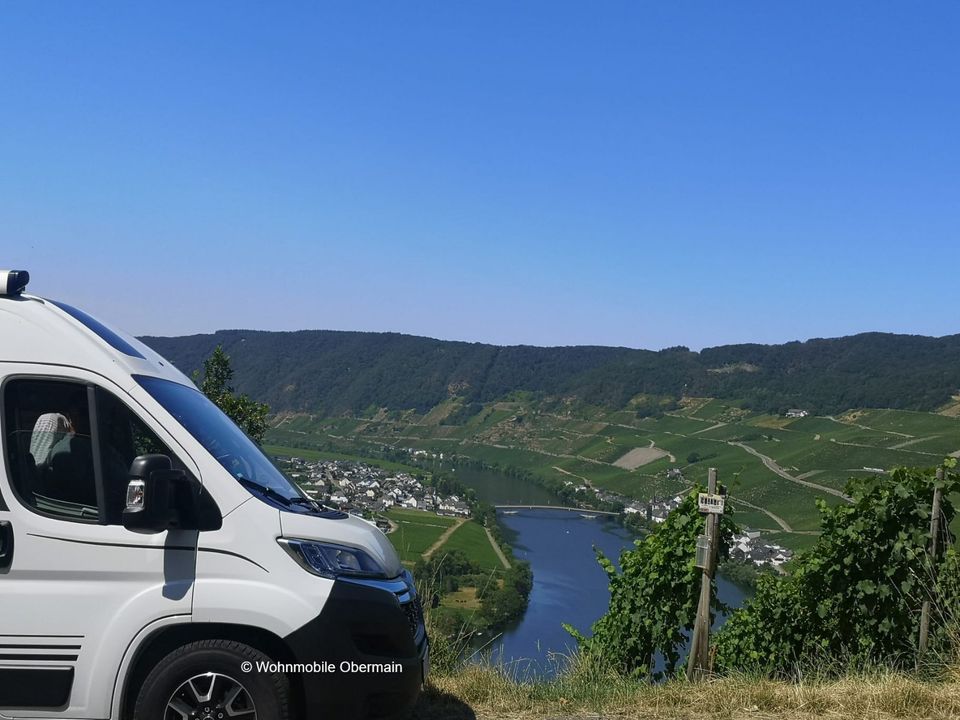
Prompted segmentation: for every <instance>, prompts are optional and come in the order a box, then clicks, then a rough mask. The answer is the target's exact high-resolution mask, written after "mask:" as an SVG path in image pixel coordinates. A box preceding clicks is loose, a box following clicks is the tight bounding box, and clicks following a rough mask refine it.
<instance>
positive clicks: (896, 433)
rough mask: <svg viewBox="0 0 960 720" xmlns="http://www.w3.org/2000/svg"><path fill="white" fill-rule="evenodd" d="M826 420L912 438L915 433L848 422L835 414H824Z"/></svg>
mask: <svg viewBox="0 0 960 720" xmlns="http://www.w3.org/2000/svg"><path fill="white" fill-rule="evenodd" d="M823 417H824V418H825V419H826V420H832V421H833V422H835V423H837V424H838V425H852V426H853V427H858V428H860V429H861V430H869V431H870V432H877V433H884V434H885V435H899V436H900V437H905V438H912V437H913V435H909V434H907V433H902V432H897V431H896V430H878V429H877V428H872V427H870V426H869V425H861V424H860V423H858V422H847V421H846V420H837V418H835V417H834V416H833V415H824V416H823Z"/></svg>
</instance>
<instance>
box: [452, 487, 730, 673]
mask: <svg viewBox="0 0 960 720" xmlns="http://www.w3.org/2000/svg"><path fill="white" fill-rule="evenodd" d="M457 477H458V478H459V479H460V481H461V482H462V483H464V484H465V485H468V486H470V487H473V488H475V489H476V491H477V494H478V496H480V497H481V499H483V500H485V501H486V502H491V503H496V504H504V505H511V504H523V503H530V504H538V505H539V504H558V501H557V499H556V498H555V497H553V496H552V494H551V493H549V492H548V491H546V490H545V489H543V488H541V487H539V486H537V485H534V484H533V483H529V482H524V481H521V480H517V479H515V478H510V477H507V476H505V475H502V474H499V473H494V472H492V471H485V470H484V471H479V470H473V469H461V470H458V471H457ZM498 517H499V519H500V524H501V526H502V527H503V528H504V533H505V535H506V538H507V540H508V542H510V544H511V545H512V546H513V552H514V555H516V557H517V558H519V559H521V560H526V561H527V562H529V563H530V565H531V567H532V569H533V590H532V592H531V593H530V604H529V606H528V607H527V611H526V613H525V614H524V616H523V618H521V619H520V620H519V621H518V622H517V623H515V624H514V625H513V626H512V627H510V628H508V629H507V630H506V631H505V632H504V633H503V634H502V635H500V636H499V637H497V638H495V639H493V638H480V643H481V644H482V645H483V646H484V649H485V653H484V654H489V655H490V656H491V657H492V659H493V660H495V661H500V662H503V663H504V664H506V665H507V666H508V667H509V668H510V669H511V670H512V672H513V674H514V675H515V676H517V677H519V678H523V677H549V676H551V675H553V674H555V672H556V671H557V669H558V668H559V667H560V666H561V665H562V663H563V658H564V657H565V656H566V655H568V654H569V653H570V652H571V651H572V650H573V649H575V647H576V642H575V641H574V640H573V638H572V637H571V636H570V635H569V633H567V631H566V630H564V629H563V623H569V624H570V625H572V626H574V627H575V628H577V629H578V630H580V632H582V633H584V634H589V633H590V627H591V625H592V624H593V622H594V621H595V620H596V619H597V618H599V617H600V616H601V615H603V613H604V612H606V610H607V605H608V603H609V601H610V594H609V591H608V589H607V576H606V573H604V571H603V569H602V568H601V567H600V566H599V565H598V564H597V560H596V556H595V554H594V550H593V548H594V547H596V548H598V549H599V550H601V551H602V552H603V553H604V554H605V555H606V556H607V557H609V558H611V559H613V560H614V561H616V560H617V558H619V556H620V551H621V550H623V549H624V548H628V547H632V545H633V541H634V539H635V538H636V535H634V534H633V533H632V532H630V531H628V530H626V529H625V528H623V527H622V526H621V525H620V524H619V523H617V522H615V521H613V520H611V519H608V518H603V517H596V518H595V519H587V518H584V517H582V515H581V514H580V513H578V512H570V511H565V510H519V511H512V510H511V511H503V510H501V511H500V512H499V513H498ZM717 590H718V593H719V596H720V599H721V600H722V601H723V602H724V603H726V604H727V605H729V606H731V607H739V606H740V605H742V604H743V602H744V600H745V599H746V597H747V595H746V592H745V591H744V590H743V589H742V588H740V587H738V586H737V585H734V584H733V583H731V582H729V581H727V580H725V579H724V578H722V577H718V578H717ZM723 620H724V618H718V619H717V623H716V625H717V626H719V625H720V624H722V623H723Z"/></svg>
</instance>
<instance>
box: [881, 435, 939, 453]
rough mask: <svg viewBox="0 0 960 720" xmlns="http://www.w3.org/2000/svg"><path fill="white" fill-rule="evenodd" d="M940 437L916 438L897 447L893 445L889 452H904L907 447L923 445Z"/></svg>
mask: <svg viewBox="0 0 960 720" xmlns="http://www.w3.org/2000/svg"><path fill="white" fill-rule="evenodd" d="M938 437H940V436H939V435H931V436H930V437H918V438H914V439H913V440H907V441H906V442H902V443H897V444H896V445H891V446H890V447H889V448H888V449H889V450H902V449H903V448H905V447H910V446H911V445H916V444H917V443H922V442H925V441H927V440H936V439H937V438H938ZM931 454H932V453H931Z"/></svg>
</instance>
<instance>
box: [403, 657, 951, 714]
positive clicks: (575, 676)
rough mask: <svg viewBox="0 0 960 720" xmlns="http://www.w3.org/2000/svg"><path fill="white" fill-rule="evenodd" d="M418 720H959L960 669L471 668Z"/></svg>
mask: <svg viewBox="0 0 960 720" xmlns="http://www.w3.org/2000/svg"><path fill="white" fill-rule="evenodd" d="M414 717H415V718H419V719H421V720H440V719H441V718H442V719H443V720H457V719H463V720H469V719H471V718H479V719H481V720H483V719H488V718H489V719H492V718H503V719H504V720H521V719H523V720H526V719H527V718H529V719H531V720H533V719H538V718H544V719H546V718H551V719H558V720H559V719H560V718H611V719H612V718H623V719H624V720H626V719H628V718H630V719H633V718H635V719H636V720H640V719H641V718H642V719H643V720H661V719H666V718H671V719H674V718H677V719H679V718H717V719H718V720H719V719H721V718H723V719H727V718H729V719H731V720H734V719H735V720H740V719H743V718H750V719H751V720H761V719H765V718H777V719H782V720H801V719H802V720H807V719H809V718H832V719H833V718H836V719H838V720H839V719H842V720H847V719H849V720H859V719H864V720H866V719H869V720H886V719H888V718H960V674H954V675H950V676H947V677H942V678H940V679H939V680H936V681H933V680H931V681H924V680H921V679H919V678H917V677H912V676H909V675H904V674H898V673H892V672H881V671H878V672H876V673H872V674H870V675H864V676H861V677H851V678H846V679H842V680H834V681H816V680H801V681H799V682H779V681H773V680H763V679H755V678H748V677H740V678H723V679H717V680H713V681H707V682H703V683H699V684H688V683H686V682H682V681H672V682H668V683H664V684H659V685H650V684H646V683H641V682H636V681H630V680H625V679H622V678H618V677H616V676H609V675H606V676H605V675H603V674H600V673H591V672H590V671H589V670H586V671H585V670H582V669H576V668H575V669H574V670H573V671H572V672H570V673H567V674H566V675H564V676H562V677H561V679H558V680H556V681H554V682H550V683H516V682H513V681H511V680H510V679H508V678H507V677H506V676H505V675H504V674H503V673H502V672H500V671H498V670H497V669H495V668H487V667H469V668H465V669H463V670H462V671H461V672H458V673H457V674H456V675H454V676H448V677H437V678H434V679H433V680H432V681H431V684H430V686H429V687H428V688H427V690H426V691H425V692H424V695H423V697H422V699H421V702H420V703H419V705H418V706H417V711H416V713H415V716H414Z"/></svg>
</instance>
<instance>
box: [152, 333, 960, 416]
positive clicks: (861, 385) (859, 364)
mask: <svg viewBox="0 0 960 720" xmlns="http://www.w3.org/2000/svg"><path fill="white" fill-rule="evenodd" d="M142 340H144V342H146V343H147V344H148V345H150V346H151V347H153V348H154V349H155V350H157V351H158V352H159V353H161V354H162V355H164V356H166V357H167V358H168V359H169V360H170V361H171V362H173V363H174V364H175V365H176V366H177V367H178V368H180V369H181V370H182V371H183V372H185V373H187V374H188V375H189V374H192V372H193V371H194V370H195V369H197V368H199V367H201V365H202V362H203V360H204V358H206V357H208V356H209V355H210V354H211V353H212V352H213V350H214V349H215V348H216V347H217V346H218V345H222V346H223V348H224V350H226V352H227V354H228V355H229V356H230V357H231V360H232V365H233V368H234V370H235V376H234V384H235V386H236V388H237V390H239V391H241V392H244V393H247V394H249V395H251V396H252V397H254V398H256V399H257V400H259V401H262V402H266V403H268V404H269V405H270V407H271V408H272V409H273V410H274V411H307V412H315V413H320V414H326V415H335V414H341V413H360V412H365V411H369V410H370V409H372V408H387V409H390V410H408V409H413V410H417V411H420V412H423V411H426V410H428V409H429V408H431V407H434V406H435V405H437V404H438V403H440V402H442V401H444V400H446V399H447V398H449V397H451V396H453V395H456V396H458V397H461V398H463V400H464V401H465V403H483V402H490V401H493V400H497V399H500V398H503V397H505V396H507V395H509V394H510V393H512V392H516V391H525V392H531V393H536V394H540V395H542V396H543V397H544V398H545V399H564V400H574V401H579V402H584V403H589V404H594V405H602V406H608V407H616V408H619V407H625V406H628V405H629V403H630V401H631V399H632V398H635V397H636V396H637V395H640V394H647V395H657V396H666V397H673V398H678V397H680V396H683V395H692V396H705V397H718V398H727V399H736V400H740V401H742V402H743V404H744V406H745V407H748V408H750V409H753V410H760V411H770V412H783V411H784V410H786V409H788V408H803V409H807V410H810V411H812V412H816V413H837V412H841V411H843V410H846V409H849V408H869V407H885V408H896V409H904V410H927V411H928V410H934V409H936V408H938V407H940V406H941V405H943V404H944V403H946V402H948V401H949V400H950V399H951V397H952V396H953V395H955V394H957V393H958V391H960V335H950V336H946V337H941V338H932V337H924V336H919V335H893V334H886V333H864V334H861V335H853V336H849V337H842V338H833V339H815V340H808V341H806V342H789V343H785V344H783V345H755V344H747V345H725V346H720V347H714V348H706V349H704V350H702V351H700V352H692V351H690V350H689V349H687V348H685V347H676V348H668V349H665V350H660V351H651V350H634V349H629V348H617V347H596V346H575V347H533V346H526V345H519V346H496V345H488V344H483V343H466V342H457V341H446V340H435V339H431V338H425V337H416V336H412V335H402V334H398V333H369V332H344V331H332V330H303V331H298V332H267V331H254V330H222V331H218V332H216V333H213V334H206V335H191V336H184V337H145V338H142Z"/></svg>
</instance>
